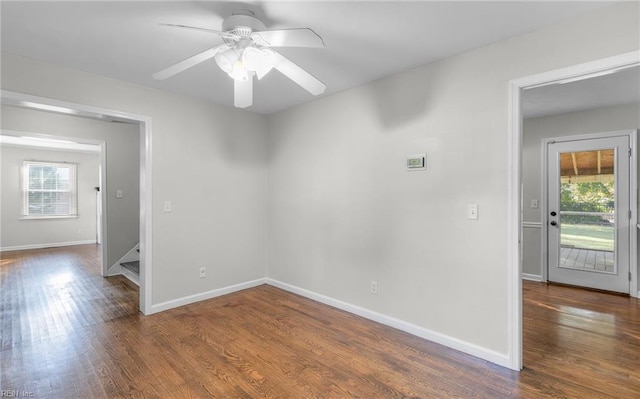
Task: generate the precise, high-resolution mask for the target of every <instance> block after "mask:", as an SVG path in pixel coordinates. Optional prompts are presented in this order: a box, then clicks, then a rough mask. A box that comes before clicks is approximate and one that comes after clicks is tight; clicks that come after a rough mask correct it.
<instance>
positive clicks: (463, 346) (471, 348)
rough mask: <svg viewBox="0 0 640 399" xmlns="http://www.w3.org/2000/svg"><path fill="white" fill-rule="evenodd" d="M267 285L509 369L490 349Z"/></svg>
mask: <svg viewBox="0 0 640 399" xmlns="http://www.w3.org/2000/svg"><path fill="white" fill-rule="evenodd" d="M266 283H267V284H269V285H271V286H274V287H276V288H280V289H282V290H285V291H289V292H292V293H294V294H298V295H300V296H303V297H305V298H309V299H312V300H314V301H318V302H320V303H323V304H325V305H329V306H333V307H334V308H338V309H340V310H344V311H346V312H349V313H352V314H355V315H358V316H361V317H364V318H365V319H369V320H373V321H375V322H378V323H380V324H384V325H386V326H389V327H393V328H396V329H398V330H401V331H404V332H407V333H409V334H412V335H415V336H417V337H420V338H424V339H427V340H429V341H432V342H435V343H438V344H440V345H444V346H446V347H449V348H452V349H455V350H459V351H461V352H464V353H467V354H469V355H472V356H475V357H478V358H480V359H483V360H487V361H489V362H492V363H495V364H497V365H500V366H504V367H508V364H509V362H508V360H509V359H508V357H507V355H506V354H503V353H499V352H495V351H492V350H490V349H487V348H483V347H481V346H478V345H475V344H472V343H470V342H466V341H463V340H461V339H458V338H454V337H450V336H448V335H445V334H441V333H439V332H436V331H432V330H429V329H427V328H424V327H420V326H417V325H415V324H412V323H409V322H407V321H403V320H399V319H396V318H394V317H391V316H387V315H384V314H382V313H378V312H375V311H373V310H369V309H365V308H362V307H360V306H357V305H353V304H350V303H347V302H343V301H340V300H337V299H334V298H331V297H328V296H326V295H322V294H318V293H316V292H313V291H309V290H306V289H304V288H300V287H296V286H294V285H291V284H287V283H284V282H282V281H278V280H274V279H271V278H267V279H266Z"/></svg>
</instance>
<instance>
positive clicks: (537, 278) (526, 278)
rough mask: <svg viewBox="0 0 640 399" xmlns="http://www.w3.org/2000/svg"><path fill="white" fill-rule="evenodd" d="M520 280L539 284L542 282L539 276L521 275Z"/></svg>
mask: <svg viewBox="0 0 640 399" xmlns="http://www.w3.org/2000/svg"><path fill="white" fill-rule="evenodd" d="M522 279H523V280H529V281H537V282H541V281H542V276H541V275H539V274H529V273H522Z"/></svg>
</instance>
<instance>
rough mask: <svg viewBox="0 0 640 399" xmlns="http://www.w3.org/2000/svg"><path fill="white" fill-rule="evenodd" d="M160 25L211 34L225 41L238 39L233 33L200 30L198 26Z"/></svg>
mask: <svg viewBox="0 0 640 399" xmlns="http://www.w3.org/2000/svg"><path fill="white" fill-rule="evenodd" d="M160 25H162V26H170V27H172V28H185V29H193V30H199V31H201V32H207V33H213V34H215V35H218V36H220V37H224V38H226V39H233V40H238V39H240V36H238V35H235V34H233V33H229V32H222V31H219V30H213V29H207V28H200V27H198V26H189V25H178V24H164V23H161V24H160Z"/></svg>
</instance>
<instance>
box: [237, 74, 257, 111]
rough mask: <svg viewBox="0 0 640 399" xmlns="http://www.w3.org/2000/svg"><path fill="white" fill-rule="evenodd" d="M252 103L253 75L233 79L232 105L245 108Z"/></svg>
mask: <svg viewBox="0 0 640 399" xmlns="http://www.w3.org/2000/svg"><path fill="white" fill-rule="evenodd" d="M251 104H253V75H250V76H249V79H248V80H234V81H233V105H235V106H236V107H238V108H247V107H249V106H250V105H251Z"/></svg>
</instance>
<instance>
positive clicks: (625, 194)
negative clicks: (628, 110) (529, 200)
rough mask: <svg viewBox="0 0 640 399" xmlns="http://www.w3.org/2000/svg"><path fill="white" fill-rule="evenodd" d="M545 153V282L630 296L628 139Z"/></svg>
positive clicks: (560, 145) (558, 145) (556, 146)
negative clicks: (546, 198)
mask: <svg viewBox="0 0 640 399" xmlns="http://www.w3.org/2000/svg"><path fill="white" fill-rule="evenodd" d="M547 151H548V152H547V162H548V165H547V171H548V176H547V182H548V187H547V193H548V202H547V218H546V220H547V226H546V227H547V229H548V230H547V238H548V244H547V249H548V278H549V281H552V282H558V283H564V284H571V285H577V286H583V287H590V288H597V289H602V290H607V291H616V292H623V293H629V235H630V231H629V228H630V226H629V209H630V208H629V138H628V137H611V138H602V139H588V140H576V141H564V142H555V143H549V144H548V147H547Z"/></svg>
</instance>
